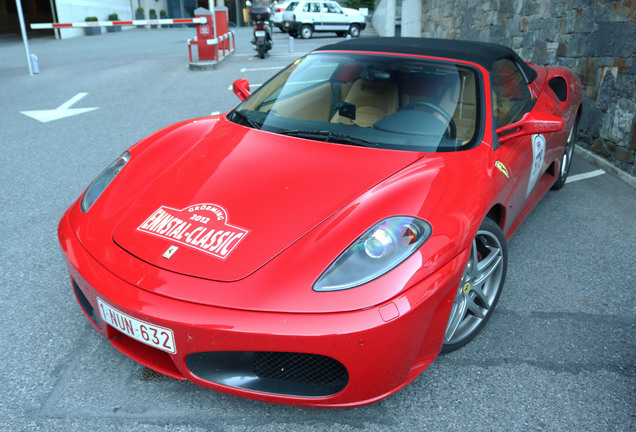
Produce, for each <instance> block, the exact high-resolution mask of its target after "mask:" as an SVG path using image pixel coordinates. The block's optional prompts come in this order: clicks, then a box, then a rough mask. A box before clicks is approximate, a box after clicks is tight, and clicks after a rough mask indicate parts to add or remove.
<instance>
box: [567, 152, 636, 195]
mask: <svg viewBox="0 0 636 432" xmlns="http://www.w3.org/2000/svg"><path fill="white" fill-rule="evenodd" d="M574 153H575V154H576V155H577V156H578V157H580V158H582V159H584V160H586V161H587V162H589V163H591V164H592V165H596V166H597V167H599V168H601V169H602V170H604V171H606V172H608V173H609V174H611V175H613V176H614V177H617V178H618V179H619V180H622V181H623V182H624V183H626V184H627V185H628V186H631V187H633V188H634V189H636V177H634V176H632V175H630V174H628V173H626V172H625V171H623V170H621V169H619V168H616V167H615V166H614V165H612V163H611V162H608V161H607V160H605V159H603V158H602V157H600V156H598V155H596V154H595V153H592V152H591V151H589V150H586V149H584V148H582V147H581V146H576V147H574Z"/></svg>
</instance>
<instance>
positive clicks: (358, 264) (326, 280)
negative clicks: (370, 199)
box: [314, 216, 432, 291]
mask: <svg viewBox="0 0 636 432" xmlns="http://www.w3.org/2000/svg"><path fill="white" fill-rule="evenodd" d="M431 231H432V229H431V226H430V225H429V224H428V223H427V222H425V221H423V220H421V219H415V218H411V217H404V216H398V217H392V218H388V219H385V220H383V221H381V222H379V223H377V224H375V225H374V226H373V227H371V229H369V230H368V231H367V232H365V233H364V234H363V235H362V236H360V238H358V240H356V241H355V242H354V243H353V244H352V245H351V246H349V247H348V248H347V250H345V251H344V252H343V253H342V254H341V255H340V256H339V257H338V258H337V259H336V260H335V261H334V262H333V263H332V264H331V265H330V266H329V268H327V270H326V271H325V272H324V273H323V274H322V275H321V276H320V278H319V279H318V280H317V281H316V283H315V284H314V290H315V291H339V290H345V289H349V288H354V287H357V286H360V285H363V284H365V283H367V282H370V281H372V280H374V279H376V278H378V277H380V276H382V275H383V274H385V273H387V272H388V271H389V270H391V269H393V268H395V267H396V266H397V265H399V264H400V263H401V262H402V261H404V260H405V259H407V258H408V257H409V256H411V254H413V252H415V251H416V250H417V249H418V248H419V247H420V246H421V245H422V244H423V243H424V242H425V241H426V239H428V238H429V237H430V235H431Z"/></svg>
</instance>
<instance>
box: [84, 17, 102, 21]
mask: <svg viewBox="0 0 636 432" xmlns="http://www.w3.org/2000/svg"><path fill="white" fill-rule="evenodd" d="M84 21H86V22H93V21H99V20H98V19H97V17H86V19H84Z"/></svg>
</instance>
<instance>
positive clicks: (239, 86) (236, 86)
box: [232, 78, 563, 127]
mask: <svg viewBox="0 0 636 432" xmlns="http://www.w3.org/2000/svg"><path fill="white" fill-rule="evenodd" d="M232 90H233V91H234V94H235V95H236V96H238V98H239V99H240V100H245V99H246V98H247V97H248V96H249V95H250V83H249V82H247V80H246V79H245V78H240V79H237V80H236V81H234V82H233V83H232ZM561 123H563V121H561ZM561 127H563V126H561Z"/></svg>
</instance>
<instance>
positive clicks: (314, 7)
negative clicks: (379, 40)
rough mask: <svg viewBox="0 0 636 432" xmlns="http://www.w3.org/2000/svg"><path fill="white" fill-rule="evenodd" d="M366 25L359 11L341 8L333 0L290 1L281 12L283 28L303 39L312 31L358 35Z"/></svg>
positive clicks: (308, 36)
mask: <svg viewBox="0 0 636 432" xmlns="http://www.w3.org/2000/svg"><path fill="white" fill-rule="evenodd" d="M366 26H367V23H366V21H365V17H364V15H362V14H361V13H360V11H357V10H355V9H348V8H347V9H343V8H342V7H340V5H339V4H338V3H336V2H335V1H304V0H301V1H292V2H291V3H290V4H289V6H287V9H285V11H284V12H283V28H284V29H285V30H286V31H287V32H288V33H289V34H290V36H294V37H296V36H300V37H302V38H303V39H309V38H310V37H311V36H312V35H313V33H314V32H335V33H336V34H337V35H338V36H345V35H346V34H347V33H348V34H350V35H351V36H352V37H358V36H360V32H361V31H362V30H364V29H365V28H366Z"/></svg>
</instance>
